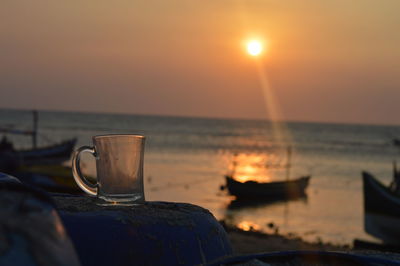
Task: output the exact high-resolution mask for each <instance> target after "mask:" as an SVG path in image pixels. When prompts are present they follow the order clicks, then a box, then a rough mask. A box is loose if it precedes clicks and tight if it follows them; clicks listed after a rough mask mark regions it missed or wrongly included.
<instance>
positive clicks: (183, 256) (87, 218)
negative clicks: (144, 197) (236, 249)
mask: <svg viewBox="0 0 400 266" xmlns="http://www.w3.org/2000/svg"><path fill="white" fill-rule="evenodd" d="M53 198H54V201H55V202H56V205H57V208H58V210H59V212H60V215H61V217H62V219H63V222H64V225H65V227H66V229H67V231H68V233H69V235H70V236H71V238H72V240H73V242H74V244H75V247H76V249H77V252H78V254H79V256H80V259H81V263H82V264H83V265H93V264H97V265H107V263H111V264H112V265H127V264H130V263H131V264H135V265H194V264H201V263H207V262H210V261H212V260H215V259H217V258H219V257H222V256H227V255H230V254H231V253H232V249H231V246H230V242H229V240H228V238H227V235H226V232H225V231H224V229H223V228H222V226H221V225H220V224H219V223H218V222H217V221H216V220H215V218H214V217H213V216H212V214H211V213H210V212H209V211H208V210H206V209H203V208H201V207H198V206H194V205H191V204H186V203H167V202H146V203H144V204H140V205H135V206H118V205H115V206H100V205H97V203H96V200H95V199H93V198H90V197H82V196H69V195H54V196H53Z"/></svg>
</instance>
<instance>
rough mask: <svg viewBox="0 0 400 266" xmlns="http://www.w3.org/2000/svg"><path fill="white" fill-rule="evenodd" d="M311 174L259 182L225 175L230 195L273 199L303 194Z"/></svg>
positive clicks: (295, 196) (239, 197)
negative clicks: (290, 178) (289, 178)
mask: <svg viewBox="0 0 400 266" xmlns="http://www.w3.org/2000/svg"><path fill="white" fill-rule="evenodd" d="M310 178H311V176H304V177H300V178H297V179H292V180H287V181H279V182H268V183H259V182H256V181H247V182H244V183H242V182H239V181H237V180H235V179H234V178H233V177H232V176H229V175H227V176H225V179H226V187H227V189H228V191H229V193H230V194H231V195H234V196H236V197H237V198H238V199H274V198H283V199H289V198H298V197H300V196H302V195H305V189H306V188H307V186H308V183H309V181H310Z"/></svg>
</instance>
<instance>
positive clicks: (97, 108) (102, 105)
mask: <svg viewBox="0 0 400 266" xmlns="http://www.w3.org/2000/svg"><path fill="white" fill-rule="evenodd" d="M399 11H400V1H398V0H392V1H390V0H382V1H376V0H352V1H348V0H342V1H340V0H338V1H321V0H307V1H298V0H290V1H267V0H264V1H262V0H253V1H238V0H219V1H214V0H191V1H184V0H181V1H165V0H157V1H156V0H154V1H132V0H124V1H123V0H116V1H108V0H107V1H106V0H86V1H50V0H47V1H43V0H36V1H30V0H25V1H24V0H3V1H2V2H1V4H0V92H1V93H0V107H1V108H24V109H30V108H37V109H47V110H49V109H50V110H70V111H93V112H123V113H134V114H162V115H181V116H205V117H229V118H268V117H269V114H268V113H266V107H265V104H266V103H265V99H264V97H263V90H262V84H261V83H260V71H258V69H257V64H258V65H261V66H262V70H263V73H264V75H265V77H266V79H267V80H268V83H269V86H270V89H271V90H272V91H273V93H274V95H275V99H276V102H275V104H276V105H277V106H279V108H280V110H281V112H282V117H283V118H284V119H286V120H291V121H293V120H295V121H323V122H350V123H351V122H356V123H378V124H400V30H399V28H400V16H399ZM254 38H256V39H260V40H262V41H263V42H264V45H265V46H264V49H265V51H264V52H263V53H262V55H261V56H259V57H253V56H250V55H249V54H248V53H247V52H246V48H245V45H244V42H245V41H246V40H249V39H254Z"/></svg>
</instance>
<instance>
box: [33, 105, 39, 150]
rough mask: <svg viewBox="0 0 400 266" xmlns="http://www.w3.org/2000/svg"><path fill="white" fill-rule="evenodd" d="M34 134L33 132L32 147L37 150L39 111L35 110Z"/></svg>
mask: <svg viewBox="0 0 400 266" xmlns="http://www.w3.org/2000/svg"><path fill="white" fill-rule="evenodd" d="M32 113H33V132H32V146H33V148H34V149H36V148H37V127H38V111H36V110H33V111H32Z"/></svg>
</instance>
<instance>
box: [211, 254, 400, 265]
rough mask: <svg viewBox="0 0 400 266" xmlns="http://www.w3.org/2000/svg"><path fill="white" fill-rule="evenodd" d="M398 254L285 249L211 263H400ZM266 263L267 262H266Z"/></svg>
mask: <svg viewBox="0 0 400 266" xmlns="http://www.w3.org/2000/svg"><path fill="white" fill-rule="evenodd" d="M399 258H400V257H399V255H397V254H391V255H388V254H368V255H365V254H348V253H343V252H328V251H283V252H270V253H261V254H253V255H244V256H236V257H230V258H223V259H220V260H217V261H215V262H213V263H210V264H209V266H211V265H213V266H218V265H235V266H238V265H246V266H247V265H257V266H262V265H285V266H290V265H297V266H298V265H307V266H312V265H315V266H317V265H360V266H362V265H365V266H369V265H370V266H373V265H374V266H377V265H400V261H399ZM264 263H265V264H264Z"/></svg>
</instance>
